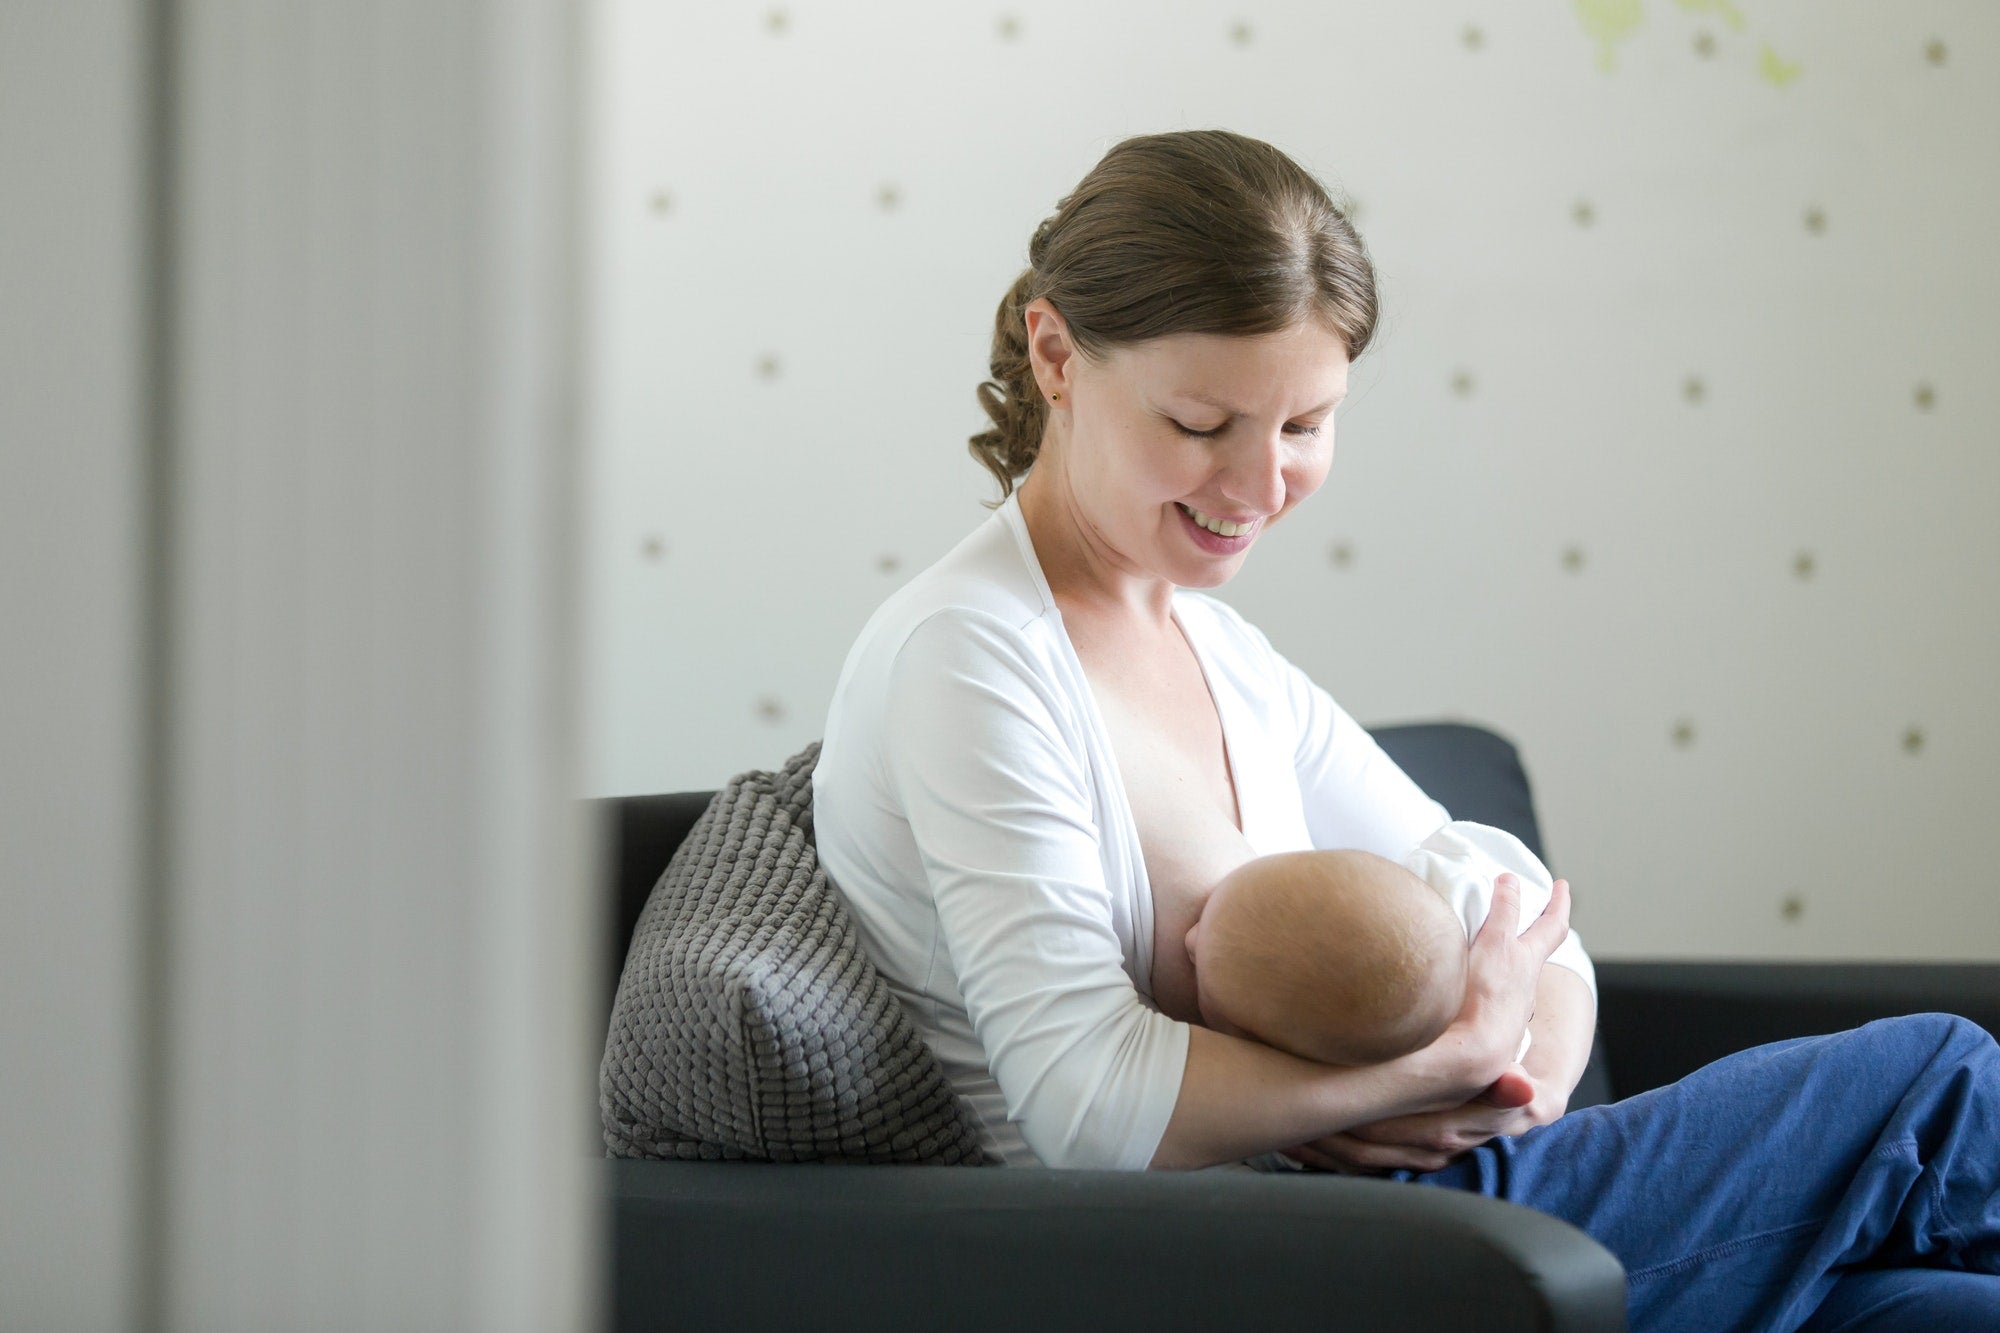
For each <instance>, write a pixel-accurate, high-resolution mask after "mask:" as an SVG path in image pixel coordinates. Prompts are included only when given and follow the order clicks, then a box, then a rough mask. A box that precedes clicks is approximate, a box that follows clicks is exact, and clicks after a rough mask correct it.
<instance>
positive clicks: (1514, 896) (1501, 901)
mask: <svg viewBox="0 0 2000 1333" xmlns="http://www.w3.org/2000/svg"><path fill="white" fill-rule="evenodd" d="M1520 926H1521V881H1520V880H1518V879H1516V878H1515V877H1514V876H1513V875H1511V874H1505V873H1503V874H1501V875H1500V876H1498V877H1497V878H1496V879H1494V881H1493V905H1492V906H1490V907H1488V908H1487V909H1486V921H1485V923H1484V924H1483V925H1481V926H1480V927H1479V934H1480V935H1484V934H1486V933H1487V932H1488V931H1491V932H1492V933H1493V935H1494V936H1495V937H1496V938H1497V939H1501V940H1511V939H1513V938H1514V936H1515V934H1516V933H1517V932H1518V931H1519V929H1520ZM1477 939H1478V936H1474V940H1475V942H1476V941H1477Z"/></svg>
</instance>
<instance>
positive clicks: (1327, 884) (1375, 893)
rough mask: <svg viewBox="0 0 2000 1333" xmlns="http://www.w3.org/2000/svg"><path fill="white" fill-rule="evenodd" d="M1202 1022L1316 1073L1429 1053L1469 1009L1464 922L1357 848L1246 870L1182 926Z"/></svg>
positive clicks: (1287, 856)
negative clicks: (1302, 1062)
mask: <svg viewBox="0 0 2000 1333" xmlns="http://www.w3.org/2000/svg"><path fill="white" fill-rule="evenodd" d="M1187 946H1188V954H1189V956H1190V957H1191V958H1192V959H1193V960H1194V974H1195V988H1196V992H1197V994H1198V995H1199V997H1200V1002H1201V1013H1202V1021H1203V1022H1204V1023H1206V1024H1207V1025H1208V1026H1209V1027H1212V1028H1215V1029H1216V1030H1218V1031H1222V1032H1231V1033H1235V1034H1236V1035H1240V1036H1247V1037H1252V1038H1255V1039H1256V1040H1258V1041H1261V1042H1263V1043H1264V1044H1265V1045H1267V1046H1275V1047H1277V1048H1279V1049H1280V1050H1286V1051H1290V1052H1291V1053H1292V1054H1294V1055H1298V1056H1303V1057H1304V1058H1306V1059H1308V1060H1318V1061H1320V1062H1322V1063H1325V1064H1340V1065H1365V1064H1376V1063H1379V1062H1381V1061H1383V1060H1392V1059H1394V1058H1396V1057H1397V1056H1399V1055H1404V1054H1407V1053H1408V1052H1410V1051H1414V1050H1417V1049H1419V1048H1421V1047H1424V1046H1428V1045H1430V1043H1431V1042H1433V1041H1435V1040H1437V1038H1438V1037H1439V1036H1440V1035H1441V1034H1442V1033H1443V1032H1444V1030H1445V1028H1447V1027H1449V1026H1450V1025H1451V1020H1452V1019H1453V1018H1454V1017H1456V1016H1457V1014H1458V1011H1459V1009H1460V1007H1461V1006H1462V1005H1463V1004H1464V1001H1465V970H1466V954H1467V950H1466V938H1465V927H1464V926H1463V925H1462V924H1460V922H1459V919H1458V916H1457V914H1456V913H1455V912H1453V911H1452V910H1451V907H1450V905H1449V904H1447V903H1446V902H1445V900H1444V898H1443V897H1442V896H1441V895H1440V894H1439V893H1438V892H1437V891H1436V890H1435V889H1433V888H1431V886H1430V885H1428V884H1426V883H1425V882H1424V881H1423V880H1422V879H1420V878H1418V877H1417V876H1416V875H1415V874H1413V873H1411V872H1410V871H1409V870H1407V869H1405V868H1404V867H1402V866H1399V865H1397V864H1396V863H1395V862H1394V861H1390V860H1387V859H1385V858H1383V857H1380V856H1376V855H1375V854H1374V853H1372V852H1361V851H1307V852H1279V853H1277V854H1275V855H1272V856H1260V857H1257V858H1256V859H1255V860H1252V861H1247V862H1245V863H1244V864H1242V865H1241V866H1238V867H1237V868H1236V869H1235V870H1233V871H1231V872H1230V873H1229V874H1227V875H1225V876H1224V877H1223V879H1222V881H1221V882H1220V883H1219V884H1217V885H1216V887H1215V891H1214V892H1213V893H1212V894H1210V895H1209V899H1208V903H1207V905H1206V906H1204V907H1203V909H1202V914H1201V919H1200V920H1199V921H1197V922H1196V923H1195V924H1194V926H1193V927H1192V928H1191V929H1190V930H1189V931H1188V935H1187Z"/></svg>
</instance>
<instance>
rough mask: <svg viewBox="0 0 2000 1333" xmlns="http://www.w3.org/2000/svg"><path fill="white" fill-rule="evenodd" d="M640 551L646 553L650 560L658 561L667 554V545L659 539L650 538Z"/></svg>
mask: <svg viewBox="0 0 2000 1333" xmlns="http://www.w3.org/2000/svg"><path fill="white" fill-rule="evenodd" d="M639 549H640V550H641V551H644V552H645V554H646V558H647V559H648V560H658V559H659V558H660V557H662V556H664V555H665V554H666V553H667V544H666V543H665V542H663V541H661V540H660V539H659V538H658V537H648V538H646V542H645V545H643V546H641V547H640V548H639Z"/></svg>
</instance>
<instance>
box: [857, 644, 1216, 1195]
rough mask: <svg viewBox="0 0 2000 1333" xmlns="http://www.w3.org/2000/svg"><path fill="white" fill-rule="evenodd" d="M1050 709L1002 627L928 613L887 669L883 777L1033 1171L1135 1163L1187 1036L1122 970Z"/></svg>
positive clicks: (1170, 1097)
mask: <svg viewBox="0 0 2000 1333" xmlns="http://www.w3.org/2000/svg"><path fill="white" fill-rule="evenodd" d="M1065 712H1066V708H1065V705H1064V702H1063V699H1062V697H1061V694H1060V690H1059V689H1058V687H1057V686H1056V685H1055V684H1054V683H1052V682H1050V681H1048V680H1046V679H1044V678H1043V677H1042V675H1041V674H1039V673H1038V672H1037V670H1036V666H1035V663H1034V662H1033V661H1032V660H1031V658H1030V657H1029V656H1028V654H1027V653H1026V652H1025V651H1024V646H1023V644H1022V640H1021V636H1020V634H1019V632H1018V631H1016V630H1014V629H1013V628H1011V627H1009V626H1008V625H1007V624H1006V623H1005V622H1003V621H1001V620H999V619H998V618H996V617H993V616H990V615H987V614H985V613H982V612H978V611H971V610H967V609H963V608H953V609H950V610H946V611H942V612H939V613H937V614H935V615H933V616H931V617H930V618H929V619H928V620H926V621H924V622H923V624H921V625H919V626H918V627H917V628H916V630H915V631H913V632H912V634H911V635H910V637H909V639H908V640H907V641H906V642H905V643H904V645H903V646H902V648H901V649H900V650H899V652H898V653H897V656H896V660H895V663H894V665H893V666H892V668H891V670H890V680H889V701H888V706H887V710H886V715H885V717H884V726H885V740H886V749H885V759H884V763H885V772H886V777H887V779H888V782H889V786H890V789H891V791H892V793H893V795H894V797H895V798H896V799H897V800H898V801H899V802H900V803H901V806H902V810H903V814H904V816H905V817H906V818H907V819H908V820H909V825H910V832H911V835H912V836H913V838H914V839H915V842H916V846H917V850H918V852H919V854H920V855H921V857H922V860H923V866H924V873H925V875H926V877H927V878H928V880H929V885H930V890H931V893H932V895H933V897H934V898H935V900H936V903H937V913H938V921H939V926H940V929H941V931H942V934H943V937H944V945H945V948H946V949H948V950H949V952H950V957H951V962H952V964H953V966H954V967H955V969H956V971H957V973H958V981H959V989H960V993H961V995H962V996H963V998H964V1001H965V1008H966V1013H967V1016H968V1017H969V1018H970V1020H971V1023H972V1027H973V1031H974V1033H975V1034H976V1035H977V1036H978V1038H979V1043H980V1045H981V1047H982V1048H983V1049H984V1051H985V1054H986V1059H987V1063H988V1065H989V1067H990V1068H991V1069H992V1071H993V1077H994V1080H995V1081H996V1082H997V1083H998V1084H999V1086H1000V1091H1001V1094H1002V1096H1003V1098H1004V1099H1005V1101H1006V1105H1007V1116H1008V1119H1010V1120H1012V1121H1014V1122H1015V1123H1016V1124H1018V1125H1019V1126H1020V1129H1021V1135H1022V1137H1023V1138H1024V1139H1025V1140H1026V1141H1027V1144H1028V1146H1029V1147H1030V1148H1031V1149H1033V1150H1034V1152H1035V1155H1036V1156H1037V1157H1039V1158H1040V1159H1041V1160H1042V1161H1043V1162H1044V1163H1045V1164H1047V1165H1049V1166H1056V1167H1096V1168H1109V1169H1125V1170H1141V1169H1144V1168H1145V1167H1146V1166H1147V1165H1149V1164H1150V1163H1151V1161H1152V1158H1153V1153H1154V1151H1155V1150H1156V1149H1157V1148H1158V1147H1159V1142H1160V1139H1161V1137H1162V1136H1163V1135H1164V1134H1165V1132H1166V1126H1167V1121H1168V1119H1169V1118H1170V1117H1171V1116H1172V1114H1173V1108H1174V1102H1175V1101H1176V1099H1177V1098H1178V1097H1179V1095H1180V1084H1181V1075H1182V1073H1183V1071H1184V1069H1185V1067H1186V1063H1187V1048H1188V1032H1187V1026H1186V1025H1185V1024H1183V1023H1179V1022H1176V1021H1174V1020H1173V1019H1170V1018H1168V1017H1167V1016H1166V1015H1164V1014H1162V1013H1160V1012H1159V1011H1158V1010H1156V1009H1153V1008H1151V1007H1149V1006H1147V1005H1146V1004H1145V1003H1144V1002H1143V1001H1142V1000H1141V999H1140V996H1139V993H1138V990H1137V989H1136V988H1135V987H1134V985H1133V983H1132V978H1131V977H1130V976H1129V975H1128V974H1127V973H1126V971H1125V966H1124V951H1123V949H1122V948H1121V946H1120V943H1119V940H1118V936H1117V934H1116V931H1115V930H1114V928H1113V926H1112V911H1111V901H1112V900H1111V897H1110V889H1109V888H1108V887H1107V885H1106V884H1105V882H1104V870H1103V862H1102V860H1101V859H1100V855H1099V850H1098V841H1099V832H1098V829H1097V826H1096V823H1095V820H1094V816H1093V813H1092V803H1091V799H1090V788H1089V783H1088V779H1087V775H1086V773H1085V772H1084V770H1083V764H1082V761H1081V759H1080V758H1079V757H1078V755H1077V754H1076V752H1075V750H1074V747H1073V745H1072V744H1071V743H1070V742H1069V741H1066V740H1065V738H1064V729H1063V726H1062V722H1061V719H1062V717H1063V716H1064V714H1065ZM1140 947H1143V948H1151V947H1152V941H1150V940H1146V941H1141V942H1140Z"/></svg>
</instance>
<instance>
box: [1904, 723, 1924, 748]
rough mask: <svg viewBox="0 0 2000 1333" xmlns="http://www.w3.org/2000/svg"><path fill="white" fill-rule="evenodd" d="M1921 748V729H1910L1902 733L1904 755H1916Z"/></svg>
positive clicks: (1922, 743)
mask: <svg viewBox="0 0 2000 1333" xmlns="http://www.w3.org/2000/svg"><path fill="white" fill-rule="evenodd" d="M1923 748H1924V729H1923V728H1922V727H1910V728H1909V729H1907V730H1906V731H1904V732H1903V752H1904V753H1905V754H1917V753H1919V752H1920V751H1922V749H1923Z"/></svg>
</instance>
